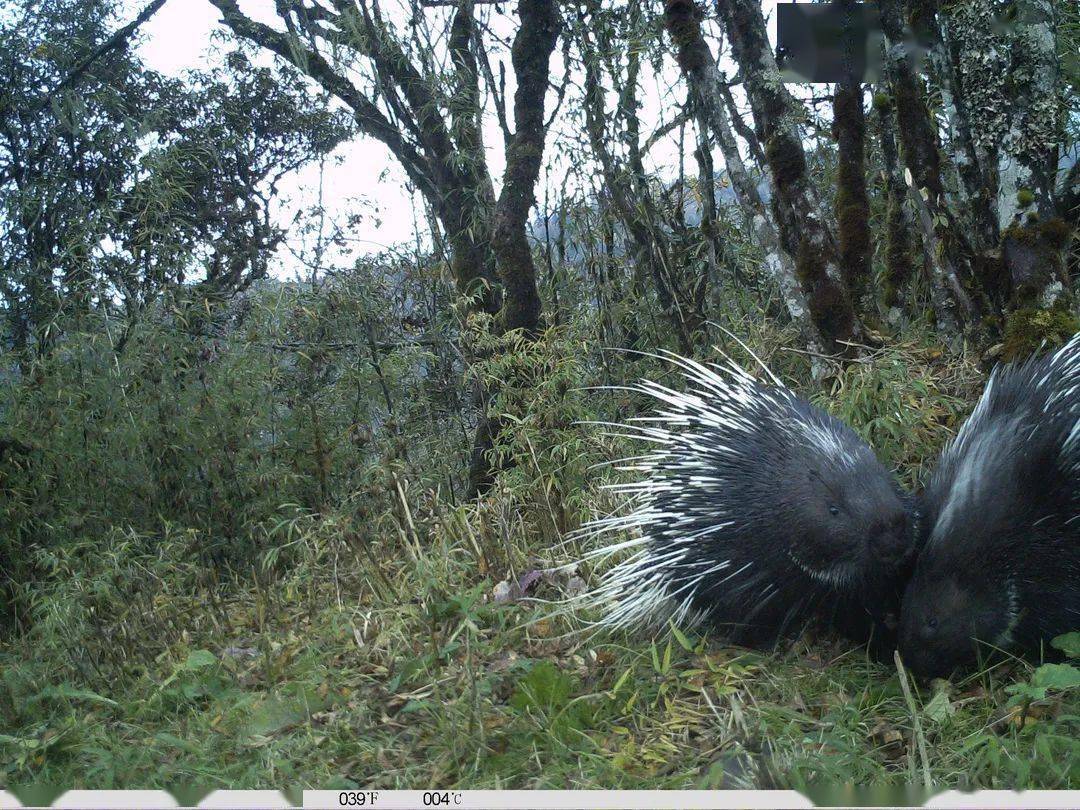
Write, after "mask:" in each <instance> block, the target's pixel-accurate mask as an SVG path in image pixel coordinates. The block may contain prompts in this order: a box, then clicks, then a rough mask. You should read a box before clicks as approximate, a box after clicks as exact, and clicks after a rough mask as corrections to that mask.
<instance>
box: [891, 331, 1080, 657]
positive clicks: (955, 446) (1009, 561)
mask: <svg viewBox="0 0 1080 810" xmlns="http://www.w3.org/2000/svg"><path fill="white" fill-rule="evenodd" d="M922 504H923V509H924V510H925V527H926V529H925V531H926V538H927V539H926V542H925V545H924V547H923V549H922V550H921V551H920V554H919V558H918V562H917V563H916V565H915V572H914V574H913V577H912V580H911V582H910V583H909V585H908V587H907V591H906V593H905V596H904V602H903V610H902V613H901V633H900V653H901V656H902V657H903V660H904V662H905V663H906V664H907V665H908V666H909V667H910V668H911V669H913V670H914V671H915V672H916V673H917V674H920V675H923V676H926V677H933V676H937V675H947V674H949V673H950V672H951V671H953V670H955V669H956V668H958V667H962V666H964V665H968V664H971V663H973V662H975V661H976V660H977V658H978V655H979V652H980V649H981V650H982V651H985V652H991V651H992V648H998V649H1005V650H1017V651H1027V652H1037V651H1038V650H1039V648H1040V647H1041V646H1042V645H1043V643H1044V642H1047V641H1049V640H1051V639H1052V638H1053V637H1054V636H1055V635H1059V634H1062V633H1066V632H1069V631H1071V630H1075V629H1077V628H1078V627H1080V334H1077V335H1076V336H1074V337H1073V338H1072V340H1070V341H1069V342H1068V344H1066V345H1065V346H1064V347H1062V348H1061V349H1059V350H1057V351H1056V352H1053V353H1051V354H1048V355H1044V356H1042V357H1036V358H1033V359H1029V360H1028V361H1026V362H1023V363H1018V364H1012V365H1007V366H999V367H998V368H997V369H995V371H994V373H993V374H992V375H991V377H990V381H989V382H988V383H987V385H986V389H985V390H984V391H983V394H982V397H981V398H980V399H979V402H978V404H977V405H976V407H975V410H974V411H973V412H972V414H971V416H970V417H969V418H968V419H967V421H966V422H965V423H964V425H963V426H962V427H961V428H960V432H959V433H958V434H957V435H956V437H955V439H954V440H953V441H952V443H951V444H950V445H949V446H948V447H947V448H946V449H945V451H944V452H943V453H942V455H941V458H940V459H939V461H938V464H937V465H936V469H935V470H934V472H933V473H932V474H931V477H930V481H929V483H928V484H927V487H926V490H925V492H924V493H923V497H922Z"/></svg>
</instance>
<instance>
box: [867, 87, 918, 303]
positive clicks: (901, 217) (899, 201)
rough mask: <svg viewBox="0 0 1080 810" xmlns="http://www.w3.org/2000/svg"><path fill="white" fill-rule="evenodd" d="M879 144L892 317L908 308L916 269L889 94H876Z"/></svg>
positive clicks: (885, 294) (885, 295) (886, 290)
mask: <svg viewBox="0 0 1080 810" xmlns="http://www.w3.org/2000/svg"><path fill="white" fill-rule="evenodd" d="M873 108H874V112H875V114H876V117H877V124H878V126H877V130H878V141H879V143H880V145H881V160H882V163H883V165H884V169H885V275H884V283H883V290H882V300H883V302H884V304H885V306H886V307H888V309H889V315H890V318H892V317H898V316H899V315H900V313H901V312H902V311H903V310H904V308H905V306H904V305H905V303H906V292H907V290H908V285H909V283H910V282H911V277H912V275H913V270H914V267H913V265H912V261H911V241H912V240H911V227H912V223H911V214H910V212H909V209H908V206H907V184H906V183H905V182H904V172H903V170H902V169H901V167H900V155H899V153H898V152H897V145H896V116H895V115H894V114H893V106H892V99H891V98H890V97H889V95H888V94H887V93H885V92H882V91H879V92H876V93H874V99H873Z"/></svg>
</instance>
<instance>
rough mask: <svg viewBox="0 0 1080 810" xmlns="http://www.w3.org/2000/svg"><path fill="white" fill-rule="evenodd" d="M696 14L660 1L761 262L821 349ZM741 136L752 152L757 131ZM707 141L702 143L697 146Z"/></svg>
mask: <svg viewBox="0 0 1080 810" xmlns="http://www.w3.org/2000/svg"><path fill="white" fill-rule="evenodd" d="M700 14H701V10H700V8H699V7H698V6H697V4H696V3H694V2H693V1H692V0H667V2H665V4H664V26H665V28H666V29H667V31H668V34H669V35H670V36H671V40H672V42H673V43H674V45H675V54H676V59H677V61H678V63H679V68H680V70H681V71H682V74H683V76H684V77H685V78H686V82H687V84H688V85H689V88H690V92H691V94H692V99H693V103H694V105H695V107H696V108H697V115H698V118H699V121H700V124H699V125H700V126H703V127H704V128H705V129H707V130H708V131H711V132H712V134H713V136H714V137H715V138H716V141H717V144H718V145H719V146H720V152H721V154H722V155H723V157H724V165H725V167H726V168H727V174H728V178H729V179H730V180H731V185H732V188H734V190H735V194H736V197H737V199H738V201H739V205H740V207H741V209H742V211H743V213H744V215H745V218H746V220H747V222H748V224H749V225H750V227H751V229H752V231H753V233H754V236H755V238H756V239H757V241H758V243H759V244H760V245H761V247H762V248H763V249H764V251H765V265H766V267H767V268H768V270H769V273H770V275H772V277H773V278H774V279H775V281H776V283H777V286H778V287H779V288H780V293H781V295H782V296H783V298H784V303H785V305H786V307H787V310H788V313H789V314H790V315H791V318H792V320H793V321H794V322H795V324H796V325H797V326H798V327H799V330H800V332H801V333H802V336H803V342H804V343H805V344H806V346H807V348H809V349H811V350H815V351H820V349H821V347H822V345H823V343H824V341H823V336H822V333H821V332H820V330H819V328H818V326H817V324H816V323H815V322H814V321H813V319H812V318H811V316H810V308H809V306H808V305H807V300H806V295H805V294H804V289H803V287H802V286H801V285H800V283H799V278H798V275H797V273H796V266H795V261H794V256H793V254H792V253H791V252H790V251H789V250H787V249H786V248H785V247H784V245H783V244H782V243H781V240H780V235H779V233H778V229H777V225H776V221H775V219H774V217H773V215H772V212H770V211H769V210H768V208H767V207H766V206H765V203H764V201H763V200H762V198H761V194H760V193H759V191H758V188H757V184H756V183H755V182H754V181H753V179H752V178H751V176H750V172H749V171H748V169H747V167H746V164H745V162H744V161H743V158H742V154H741V153H740V151H739V146H738V143H737V142H736V140H735V136H734V134H733V132H732V119H731V118H730V116H729V101H730V92H729V91H728V88H727V85H726V83H725V81H724V77H723V76H722V75H721V74H720V70H719V68H718V66H717V64H716V59H715V58H714V57H713V54H712V50H711V49H710V48H709V46H708V44H707V43H706V42H705V38H704V36H703V35H702V31H701V21H700ZM744 137H746V138H748V146H749V148H750V151H751V154H754V153H755V147H756V149H757V151H758V152H760V149H761V146H760V143H759V142H758V139H757V137H756V135H754V134H753V133H751V132H747V133H746V135H744ZM707 146H708V144H707V143H705V144H703V145H702V147H701V148H707ZM762 159H763V160H764V155H762Z"/></svg>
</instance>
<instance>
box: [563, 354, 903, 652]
mask: <svg viewBox="0 0 1080 810" xmlns="http://www.w3.org/2000/svg"><path fill="white" fill-rule="evenodd" d="M663 359H665V360H667V361H669V362H670V363H671V364H672V365H673V366H675V367H676V368H677V369H678V370H680V371H681V376H682V377H683V378H684V379H685V382H686V383H687V387H686V390H684V391H676V390H673V389H671V388H668V387H666V386H664V385H661V384H659V383H657V382H653V381H650V380H642V381H640V382H639V383H637V384H636V385H632V386H628V387H626V390H630V391H634V392H638V393H641V394H646V395H648V396H650V397H652V398H653V399H654V400H656V401H658V403H660V407H658V408H657V410H656V411H655V412H654V413H653V414H652V415H649V416H639V417H635V418H632V419H631V420H629V422H628V423H626V424H619V425H609V426H610V427H615V428H617V429H622V430H625V431H627V432H628V433H629V435H630V436H632V437H633V438H636V439H641V440H644V441H646V442H649V443H652V444H654V445H656V447H655V449H654V450H653V451H652V452H649V453H647V454H646V455H642V456H638V457H634V458H631V459H624V460H622V462H616V464H617V465H621V466H620V469H624V470H630V471H634V472H637V473H640V477H639V478H638V480H635V481H632V482H630V483H625V484H616V485H612V488H613V489H615V490H616V491H617V492H620V493H623V494H627V495H630V496H631V500H630V504H631V505H632V508H631V510H630V511H629V512H624V513H621V514H617V515H615V516H613V517H608V518H602V519H598V520H595V521H592V522H591V523H589V524H586V526H585V527H583V534H585V535H587V536H594V535H604V534H607V533H610V532H625V531H627V530H629V531H632V532H635V533H636V535H637V536H636V537H633V538H632V539H628V540H623V541H621V542H617V543H614V544H612V545H609V546H607V547H605V548H601V549H598V550H596V551H594V552H592V554H590V555H589V556H590V557H604V556H607V555H610V554H613V553H615V552H618V551H620V550H622V549H629V548H635V549H636V553H634V554H633V555H632V556H631V557H629V558H628V559H626V560H624V561H623V562H621V563H619V564H618V565H616V566H615V567H614V568H612V569H611V570H609V571H608V572H607V573H606V574H604V575H603V576H602V578H601V579H600V582H599V584H598V586H597V587H596V588H595V589H594V590H592V591H590V592H589V593H587V594H586V595H585V596H584V601H585V602H586V603H587V604H595V605H598V606H601V607H602V609H603V610H604V611H605V612H604V615H603V618H602V619H601V621H600V624H602V625H607V626H610V627H615V628H632V627H642V626H646V627H647V626H653V627H656V626H662V625H664V624H665V623H666V622H667V621H668V620H674V621H675V622H676V623H677V624H679V625H682V626H684V627H685V626H693V625H708V626H711V627H712V628H714V629H716V630H718V631H719V632H720V634H721V635H722V636H724V637H725V638H726V639H728V640H729V641H731V642H733V643H737V644H745V645H751V646H759V647H762V646H770V645H771V644H773V643H775V641H776V640H777V639H778V638H780V637H781V636H783V635H788V634H792V633H795V632H798V631H799V630H801V629H802V628H804V627H805V626H806V625H807V624H808V623H811V622H814V621H817V620H825V622H827V623H828V624H829V625H831V626H832V627H833V628H834V629H837V630H839V631H841V632H842V633H844V634H846V635H848V636H850V637H852V638H855V639H856V640H858V641H860V642H863V641H865V640H867V639H869V638H871V636H872V635H873V636H876V638H877V639H878V640H879V641H881V640H882V639H888V640H886V641H884V642H883V643H884V644H886V645H889V647H888V648H889V649H890V650H891V649H892V647H891V639H893V638H894V633H893V632H892V631H893V630H894V629H895V625H896V616H897V615H898V613H899V604H900V594H901V593H902V592H903V585H904V582H905V580H906V577H907V575H908V574H909V573H910V566H911V561H912V556H913V553H914V547H915V534H916V533H915V525H916V516H915V514H914V510H913V504H914V501H913V500H912V499H910V498H909V497H908V496H907V495H906V494H905V493H903V491H902V490H901V489H900V488H899V486H898V485H897V483H896V482H895V480H894V479H893V477H892V476H891V475H890V474H889V473H888V472H887V471H886V470H885V468H884V467H883V466H882V465H881V463H880V462H879V461H878V459H877V458H876V456H875V455H874V453H873V451H872V450H871V449H870V447H869V446H867V444H866V443H865V442H864V441H862V439H860V438H859V437H858V436H857V435H856V434H855V433H854V431H852V430H851V429H850V428H849V427H847V426H846V425H845V424H844V423H843V422H841V421H840V420H838V419H836V418H834V417H832V416H830V415H828V414H826V413H825V412H823V411H821V410H819V409H817V408H815V407H813V406H812V405H810V404H809V403H808V402H805V401H804V400H802V399H800V398H799V397H797V396H796V395H795V394H794V393H792V392H791V391H790V390H789V389H788V388H786V387H785V386H783V385H782V384H781V383H780V382H779V380H777V379H776V378H775V377H773V376H772V375H771V372H770V377H771V379H772V382H773V384H772V385H769V384H766V383H762V382H759V381H757V380H755V379H754V378H753V377H752V376H751V375H750V374H748V373H747V372H746V371H745V370H743V369H742V368H740V367H739V366H737V365H736V364H735V363H733V362H732V361H730V360H726V362H725V364H724V365H714V364H710V365H709V366H705V365H702V364H700V363H698V362H696V361H694V360H690V359H687V358H684V357H680V356H678V355H675V354H672V353H665V354H664V355H663ZM763 367H764V366H763ZM766 371H768V370H767V369H766Z"/></svg>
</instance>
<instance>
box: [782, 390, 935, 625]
mask: <svg viewBox="0 0 1080 810" xmlns="http://www.w3.org/2000/svg"><path fill="white" fill-rule="evenodd" d="M800 405H801V403H800ZM799 410H802V411H804V415H803V418H804V419H805V420H806V423H807V424H808V425H817V426H820V431H818V435H819V436H824V435H828V434H831V435H833V436H835V437H836V438H837V440H838V442H837V445H836V447H835V448H834V449H833V450H832V452H823V451H824V450H825V449H826V448H822V447H820V446H818V447H815V446H814V442H811V443H809V445H805V446H801V447H799V448H793V452H792V453H791V456H790V458H789V459H788V461H787V464H786V465H785V466H786V468H785V469H784V474H783V475H781V476H780V479H779V482H778V483H780V484H781V485H782V490H783V492H782V494H781V495H780V504H781V505H780V507H779V510H780V514H781V515H784V513H786V515H787V517H788V519H787V525H789V526H790V527H791V531H792V536H791V538H790V545H789V552H788V553H789V556H790V558H791V559H792V560H793V561H794V562H795V564H796V566H797V567H798V568H799V569H800V570H801V571H802V572H803V573H805V574H806V575H808V576H809V577H810V579H811V580H813V581H814V582H816V583H825V584H827V585H831V586H832V587H833V589H834V591H835V594H836V596H837V597H839V599H838V600H837V601H836V602H835V605H834V610H833V611H832V612H831V615H830V611H829V610H828V605H825V606H823V607H824V608H825V609H824V612H825V614H826V615H827V616H829V617H830V618H831V623H832V624H833V625H834V626H836V627H837V628H838V629H840V630H841V631H843V632H845V633H846V634H847V635H849V636H852V637H855V638H859V637H862V636H864V635H865V633H866V629H865V627H861V625H863V624H864V623H865V621H866V619H867V618H868V617H869V619H870V620H872V621H873V622H874V623H875V624H876V625H877V628H876V632H877V634H878V637H877V641H878V642H886V643H888V642H889V641H891V640H892V639H893V638H894V633H893V631H894V630H895V628H896V626H897V624H898V622H899V613H900V596H901V594H902V592H903V586H904V584H905V582H906V581H907V578H908V577H909V575H910V573H911V568H912V566H913V559H914V552H915V548H916V529H915V523H916V521H917V507H916V501H915V499H914V498H912V497H910V496H908V495H907V494H906V493H903V492H902V491H901V490H900V488H899V486H898V485H897V484H896V482H895V480H894V479H893V477H892V476H891V475H890V474H889V472H888V471H887V470H886V469H885V468H884V467H883V466H882V464H881V463H880V462H879V461H878V459H877V457H876V456H875V455H874V453H873V451H872V450H871V449H870V447H868V446H867V445H866V444H865V443H864V442H863V441H862V440H861V439H860V438H859V437H858V436H857V435H856V434H855V433H854V431H852V430H851V429H850V428H848V427H847V426H846V425H844V424H843V423H842V422H840V421H839V420H837V419H834V418H833V417H831V416H828V415H826V414H824V413H822V412H820V411H817V410H816V409H813V410H811V409H810V408H809V406H807V407H805V408H802V407H800V408H799ZM774 497H776V492H775V491H774ZM824 601H825V602H828V601H830V599H829V597H825V599H824ZM882 633H884V635H882Z"/></svg>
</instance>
